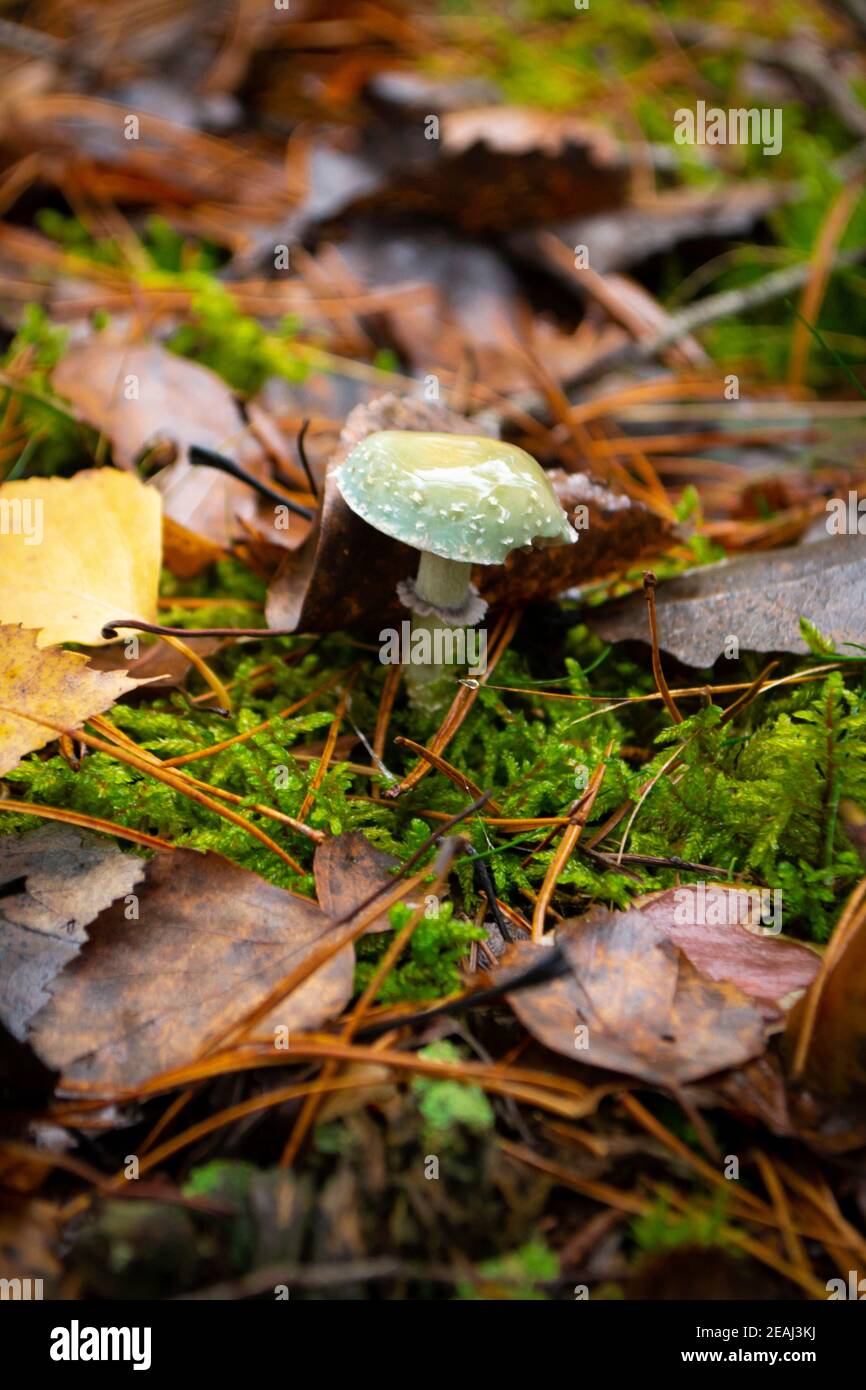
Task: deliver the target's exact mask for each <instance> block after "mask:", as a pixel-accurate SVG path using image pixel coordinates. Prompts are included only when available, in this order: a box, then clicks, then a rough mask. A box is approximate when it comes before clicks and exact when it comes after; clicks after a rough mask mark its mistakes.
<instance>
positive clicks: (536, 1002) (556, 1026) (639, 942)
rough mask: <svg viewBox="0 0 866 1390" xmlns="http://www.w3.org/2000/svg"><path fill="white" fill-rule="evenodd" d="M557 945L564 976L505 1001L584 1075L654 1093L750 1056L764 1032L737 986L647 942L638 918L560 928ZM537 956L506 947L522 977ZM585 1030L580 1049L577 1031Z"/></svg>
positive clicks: (534, 949) (531, 948) (527, 947)
mask: <svg viewBox="0 0 866 1390" xmlns="http://www.w3.org/2000/svg"><path fill="white" fill-rule="evenodd" d="M557 943H558V944H559V945H560V946H561V948H562V949H563V951H564V953H565V956H566V958H567V960H568V964H569V966H570V973H569V974H567V975H563V976H560V977H559V978H557V979H554V980H552V981H549V982H548V983H546V984H543V985H538V986H535V987H532V988H529V989H521V990H516V991H514V993H512V994H509V995H508V999H509V1002H510V1003H511V1006H512V1008H513V1009H514V1011H515V1013H516V1014H517V1016H518V1018H519V1019H520V1021H521V1023H523V1025H524V1027H525V1028H527V1029H528V1030H529V1032H530V1033H531V1034H532V1035H533V1037H535V1038H537V1039H538V1041H539V1042H542V1043H544V1045H545V1047H549V1048H551V1049H552V1050H553V1051H554V1052H559V1053H561V1054H562V1055H563V1056H566V1057H569V1058H570V1059H571V1060H572V1061H577V1062H584V1063H586V1064H588V1065H590V1066H593V1067H600V1068H603V1069H605V1070H609V1071H617V1072H623V1073H624V1074H625V1075H627V1076H635V1077H639V1078H640V1079H642V1080H644V1081H648V1082H650V1083H652V1084H653V1085H657V1086H679V1085H682V1084H684V1083H685V1082H689V1081H699V1080H700V1079H701V1078H702V1077H705V1076H710V1075H712V1074H713V1073H715V1072H720V1071H725V1070H727V1069H728V1068H729V1067H735V1066H740V1065H742V1063H744V1062H747V1061H749V1060H750V1059H751V1058H753V1057H757V1056H760V1054H761V1053H762V1052H763V1051H764V1048H765V1046H766V1038H767V1024H766V1021H765V1018H764V1016H763V1013H762V1011H761V1010H760V1009H759V1007H758V1006H757V1005H756V1004H755V1003H754V1002H753V1001H752V1000H750V999H749V998H748V996H747V995H746V994H744V993H743V991H742V990H741V989H739V988H738V986H736V985H733V984H729V983H728V982H726V981H713V980H709V979H707V978H706V977H705V976H704V975H702V974H700V972H699V971H697V970H696V969H695V967H694V966H693V965H692V964H691V963H690V961H689V960H688V959H687V957H686V956H685V955H684V954H683V953H682V952H681V951H679V950H677V948H676V947H674V946H673V945H671V943H670V942H667V941H659V940H657V939H655V934H654V933H653V932H652V930H649V931H648V930H647V924H646V921H645V919H644V916H643V914H642V913H641V912H640V911H631V912H621V913H616V914H611V915H610V916H609V917H606V918H604V919H599V918H598V917H596V918H595V919H594V920H592V921H590V922H588V923H582V924H581V925H579V926H578V925H576V924H573V925H571V926H565V927H561V928H560V929H559V930H558V931H557ZM546 949H547V948H545V947H544V946H539V945H533V944H531V943H529V942H520V943H516V945H515V946H514V947H512V948H511V950H510V951H509V954H508V963H509V966H510V965H511V963H512V962H514V963H515V964H516V965H517V966H518V967H520V968H525V967H527V966H529V965H531V964H533V963H534V961H535V960H537V959H541V957H542V953H543V952H545V951H546ZM581 1026H584V1027H585V1028H586V1030H587V1031H586V1035H585V1042H584V1038H583V1035H582V1034H580V1033H578V1032H577V1031H576V1029H577V1028H579V1027H581Z"/></svg>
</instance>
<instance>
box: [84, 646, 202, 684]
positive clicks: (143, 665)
mask: <svg viewBox="0 0 866 1390" xmlns="http://www.w3.org/2000/svg"><path fill="white" fill-rule="evenodd" d="M222 645H223V643H222V642H220V640H219V639H218V638H216V637H189V638H187V640H186V641H185V643H184V646H186V647H189V649H190V651H192V652H195V654H196V656H201V657H204V658H205V659H207V657H209V656H213V654H214V652H216V651H219V649H220V647H221V646H222ZM90 667H91V670H96V671H125V672H126V674H127V675H128V676H133V677H135V679H136V680H137V681H146V682H147V683H148V685H149V686H150V687H151V689H153V690H160V689H162V690H164V689H174V688H176V687H178V686H181V685H183V683H184V680H185V679H186V677H187V674H188V673H189V671H190V670H191V669H192V662H191V661H190V660H189V657H187V656H184V654H183V652H181V651H178V649H177V647H169V646H168V645H167V643H165V642H154V643H152V645H151V646H149V647H143V648H142V650H141V653H140V655H139V656H136V657H131V658H129V659H126V658H125V657H124V655H123V648H122V647H119V646H116V645H115V646H113V647H108V648H106V649H104V650H103V651H98V652H94V653H93V655H92V656H91V658H90Z"/></svg>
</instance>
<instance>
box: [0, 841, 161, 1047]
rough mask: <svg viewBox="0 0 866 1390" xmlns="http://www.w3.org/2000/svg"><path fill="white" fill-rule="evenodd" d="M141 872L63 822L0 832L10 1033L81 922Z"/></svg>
mask: <svg viewBox="0 0 866 1390" xmlns="http://www.w3.org/2000/svg"><path fill="white" fill-rule="evenodd" d="M143 873H144V861H143V860H142V859H138V858H136V856H135V855H133V854H122V853H121V851H120V850H119V849H116V848H115V846H114V845H113V844H112V843H111V841H110V840H106V839H105V838H103V837H101V836H99V835H91V834H88V832H87V831H86V830H78V829H76V828H75V826H71V825H46V826H41V827H40V828H39V829H38V830H30V831H26V832H25V833H24V834H23V835H4V836H3V837H2V838H0V1021H2V1022H3V1023H4V1024H5V1025H6V1027H7V1028H8V1029H9V1031H10V1032H11V1033H13V1034H14V1036H15V1037H16V1038H19V1039H23V1038H24V1037H25V1033H26V1026H27V1023H28V1021H29V1019H30V1018H31V1017H32V1016H33V1014H35V1013H36V1012H37V1010H39V1009H41V1008H42V1007H43V1005H44V1004H46V1003H47V1001H48V993H47V988H46V987H47V986H48V984H49V983H50V982H51V981H52V980H53V979H54V977H55V976H56V975H58V974H59V973H60V971H61V970H62V969H63V967H64V966H65V965H67V964H68V963H69V961H70V960H72V959H73V957H74V956H76V955H77V954H78V952H79V951H80V949H81V947H82V946H83V944H84V942H85V941H86V940H87V932H86V931H85V927H86V926H87V924H88V922H92V921H93V919H94V917H97V916H98V915H99V913H100V912H102V911H103V910H104V909H105V908H106V907H108V906H110V904H111V903H113V902H114V901H115V899H117V898H120V897H123V896H124V895H125V894H128V893H131V892H132V890H133V888H134V886H135V884H136V883H137V882H138V881H139V879H140V878H141V877H142V875H143ZM19 881H20V886H19ZM16 888H17V890H18V891H15V890H16Z"/></svg>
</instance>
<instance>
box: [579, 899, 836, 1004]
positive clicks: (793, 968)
mask: <svg viewBox="0 0 866 1390" xmlns="http://www.w3.org/2000/svg"><path fill="white" fill-rule="evenodd" d="M773 905H774V899H773V896H772V892H771V890H770V889H764V890H763V896H762V890H761V889H760V888H752V889H748V888H735V887H728V886H727V885H726V884H722V883H707V884H703V883H701V884H695V883H690V884H685V885H684V886H683V887H681V888H668V889H667V890H666V891H665V892H663V893H654V894H653V895H652V896H651V897H647V898H643V899H641V900H640V902H639V903H638V904H637V905H636V906H637V908H638V909H639V911H640V913H641V916H642V917H643V920H644V922H645V924H646V926H645V929H646V932H647V934H648V935H649V934H651V935H652V936H654V938H655V939H656V940H657V941H670V942H671V943H672V945H674V946H676V947H678V949H679V950H681V951H682V952H683V953H684V955H686V956H688V958H689V960H690V961H691V963H692V965H693V966H695V968H696V969H697V970H700V971H701V973H702V974H704V975H707V976H709V978H710V979H711V980H727V981H728V982H729V983H730V984H734V985H739V987H740V989H741V990H742V991H743V992H744V994H748V995H750V996H751V997H752V998H753V999H763V1000H767V1001H769V1002H770V1003H771V1005H772V1006H773V1012H775V1011H776V1010H777V1009H780V1008H787V1007H790V1005H791V1003H792V1002H793V999H794V997H799V995H801V994H802V993H803V991H804V990H806V989H808V988H809V986H810V985H811V983H812V981H813V980H814V979H815V977H816V975H817V974H818V972H819V970H820V968H821V957H820V955H819V954H818V952H817V951H815V950H813V949H812V947H811V946H805V945H804V944H803V943H802V942H800V941H792V940H790V939H788V938H781V937H779V936H778V934H776V935H773V934H772V930H773V929H774V928H775V927H777V926H778V924H777V923H774V922H773V920H772V916H771V914H772V910H773ZM762 910H763V912H764V919H763V922H762V918H761V912H762ZM616 915H617V914H610V913H607V912H605V911H604V910H603V909H601V910H599V911H597V912H593V913H590V914H588V915H587V916H584V917H579V918H577V919H575V920H574V922H573V925H574V927H575V928H576V929H578V928H582V926H583V925H584V924H586V923H589V922H594V921H601V922H604V921H609V920H612V919H613V918H614V917H615V916H616Z"/></svg>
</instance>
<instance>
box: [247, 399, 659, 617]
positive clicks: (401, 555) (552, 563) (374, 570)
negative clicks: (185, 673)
mask: <svg viewBox="0 0 866 1390" xmlns="http://www.w3.org/2000/svg"><path fill="white" fill-rule="evenodd" d="M382 429H418V430H445V431H449V432H451V433H456V434H477V433H478V426H477V425H476V424H475V423H473V421H471V420H467V419H466V418H465V417H463V416H460V415H456V414H454V413H453V412H452V411H449V410H446V409H445V408H444V407H443V406H440V405H435V404H432V403H428V402H425V401H421V400H418V399H416V398H410V397H400V396H396V395H390V394H389V395H386V396H380V397H379V398H378V399H376V400H375V401H373V402H371V403H370V404H369V405H366V406H358V407H356V409H355V410H353V411H352V412H351V413H350V415H349V416H348V418H347V420H346V424H345V427H344V429H343V432H342V435H341V436H340V444H339V446H338V448H337V450H336V452H335V454H334V455H333V457H332V458H331V461H330V465H329V470H328V474H327V477H326V480H325V487H324V491H323V496H322V502H321V507H320V511H319V516H318V520H317V523H316V526H315V528H314V530H313V532H312V534H311V535H310V536H309V537H308V539H307V540H306V541H305V542H304V544H303V545H302V546H301V547H300V549H298V550H297V551H294V552H292V553H291V554H288V555H286V557H285V559H284V560H283V563H282V565H281V567H280V570H279V572H278V573H277V576H276V578H275V579H274V582H273V584H272V585H271V588H270V592H269V594H268V604H267V619H268V623H269V625H270V626H271V627H286V628H297V629H298V630H300V631H304V632H330V631H333V630H335V629H340V628H346V627H353V626H358V627H365V626H366V627H367V628H370V629H373V628H375V630H376V631H378V630H379V629H380V628H381V627H382V626H383V625H384V624H386V623H399V622H400V621H401V620H402V619H403V618H405V617H406V616H407V612H406V609H405V608H403V607H402V605H401V604H400V602H399V599H398V598H397V593H396V587H397V583H398V581H399V580H401V579H405V578H408V577H410V576H412V575H414V573H415V571H416V569H417V567H418V560H417V552H416V551H414V550H413V549H412V548H411V546H407V545H403V544H402V543H401V542H400V541H396V540H392V539H391V538H390V537H389V536H385V535H383V534H381V533H380V532H378V531H376V532H374V531H373V530H372V529H371V527H370V526H368V525H367V523H366V522H365V521H362V520H361V518H360V517H359V516H356V515H355V513H354V512H353V511H351V510H350V509H349V507H347V506H346V503H345V502H344V501H343V498H342V497H341V495H340V493H339V491H338V489H337V487H336V484H335V483H334V471H335V469H336V468H337V467H338V465H339V464H340V463H341V462H342V460H343V459H344V458H345V457H346V455H347V454H348V453H350V452H351V450H352V449H353V448H354V447H355V445H356V444H358V443H359V442H360V441H361V440H362V439H364V438H366V436H367V435H368V434H372V433H373V432H374V431H376V430H382ZM550 480H551V483H552V485H553V487H554V490H555V491H556V492H557V495H558V496H559V499H560V501H561V502H562V504H563V506H564V507H565V509H566V511H569V512H573V508H574V507H575V506H576V505H578V504H584V505H586V506H587V508H588V514H589V525H588V527H586V528H585V529H582V530H581V533H580V540H579V542H578V544H577V545H566V546H556V547H552V548H550V549H546V550H537V551H515V552H513V553H512V554H511V555H509V557H508V560H507V562H506V563H505V565H487V566H476V567H475V569H474V570H473V579H474V581H475V583H476V584H477V585H478V588H479V590H480V592H481V594H482V596H483V597H484V598H485V599H487V600H488V602H490V603H502V604H517V603H527V602H530V601H532V600H538V599H542V598H550V597H552V596H554V595H556V594H559V593H562V592H563V591H564V590H566V589H568V588H570V587H572V586H573V585H576V584H580V583H584V582H586V581H587V580H588V579H590V578H599V577H601V575H603V574H607V573H611V572H612V571H614V570H618V569H621V568H624V567H625V566H626V564H627V563H629V562H631V561H633V560H634V559H635V558H636V557H637V556H638V555H640V554H643V553H645V552H647V551H650V550H652V549H656V550H658V549H659V548H661V546H662V544H663V539H664V537H665V535H666V534H667V531H666V527H665V523H664V522H662V521H661V520H660V518H658V517H657V516H655V515H654V514H653V513H651V512H649V511H648V510H647V509H646V508H645V507H643V506H641V505H640V504H639V503H636V502H632V501H631V499H630V498H628V497H626V496H625V495H619V494H617V493H614V492H612V491H611V490H609V489H608V488H606V487H603V486H601V485H600V484H598V483H595V482H594V481H593V480H592V479H591V478H589V477H587V476H586V475H585V474H581V473H564V472H561V471H559V470H555V471H552V472H551V474H550ZM371 545H373V546H375V553H376V564H375V565H371V564H368V563H366V562H365V559H364V557H366V556H367V555H368V554H369V551H370V547H371Z"/></svg>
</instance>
